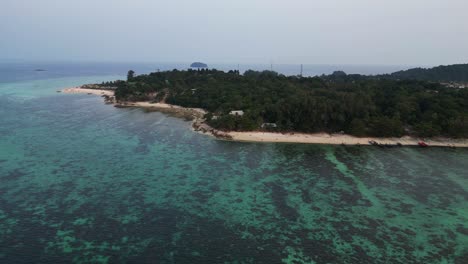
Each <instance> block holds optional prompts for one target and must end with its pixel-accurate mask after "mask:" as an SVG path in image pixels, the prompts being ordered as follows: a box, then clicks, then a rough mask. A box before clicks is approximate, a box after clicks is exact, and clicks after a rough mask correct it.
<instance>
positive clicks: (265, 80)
mask: <svg viewBox="0 0 468 264" xmlns="http://www.w3.org/2000/svg"><path fill="white" fill-rule="evenodd" d="M457 67H458V66H457ZM101 86H102V87H115V96H116V99H117V100H118V101H150V102H165V103H168V104H174V105H179V106H183V107H191V108H203V109H205V110H207V111H208V113H207V114H206V116H205V118H206V122H207V123H208V124H209V125H210V126H212V127H214V128H216V129H219V130H225V131H255V130H267V131H276V132H304V133H315V132H328V133H346V134H350V135H355V136H374V137H400V136H403V135H413V136H419V137H436V136H445V137H453V138H466V137H468V89H454V88H449V87H446V86H445V85H443V84H441V83H440V82H436V81H426V80H417V78H414V79H404V80H396V79H393V78H379V77H376V76H363V75H347V74H346V73H344V72H335V73H333V74H331V75H323V76H320V77H298V76H285V75H282V74H278V73H276V72H273V71H262V72H257V71H252V70H249V71H246V72H245V73H244V74H240V73H239V72H238V71H235V70H234V71H229V72H223V71H218V70H214V69H199V70H192V69H189V70H186V71H180V70H172V71H165V72H154V73H150V74H143V75H134V73H133V71H132V72H129V74H128V80H127V81H116V82H107V83H103V84H101ZM233 113H235V114H233Z"/></svg>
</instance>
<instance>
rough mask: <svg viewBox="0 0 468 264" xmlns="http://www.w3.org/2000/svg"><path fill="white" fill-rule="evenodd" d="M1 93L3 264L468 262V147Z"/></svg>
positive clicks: (61, 81)
mask: <svg viewBox="0 0 468 264" xmlns="http://www.w3.org/2000/svg"><path fill="white" fill-rule="evenodd" d="M115 78H117V76H115V75H110V76H92V77H86V76H85V77H83V76H81V77H66V78H58V79H39V80H29V81H28V80H23V81H16V82H4V83H0V263H70V262H74V263H122V262H127V263H466V260H467V259H468V203H467V201H468V163H467V161H468V150H466V149H443V148H429V149H419V148H395V149H380V148H373V147H366V146H362V147H349V146H346V147H345V146H320V145H300V144H261V143H258V144H257V143H236V142H228V141H218V140H214V139H212V138H210V137H207V136H203V135H200V134H197V133H194V132H192V131H191V130H190V123H189V122H187V121H184V120H181V119H177V118H173V117H170V116H167V115H164V114H161V113H156V112H150V113H147V112H144V111H142V110H139V109H118V108H114V107H112V106H110V105H105V104H103V103H102V99H101V98H100V97H97V96H90V95H66V94H57V93H56V92H55V91H56V90H58V89H59V88H61V87H70V86H73V85H78V84H82V83H89V82H98V81H103V80H110V79H115Z"/></svg>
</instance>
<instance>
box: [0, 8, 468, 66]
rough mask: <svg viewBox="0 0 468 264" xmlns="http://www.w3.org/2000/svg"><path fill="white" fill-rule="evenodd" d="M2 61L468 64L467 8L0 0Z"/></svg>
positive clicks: (0, 52)
mask: <svg viewBox="0 0 468 264" xmlns="http://www.w3.org/2000/svg"><path fill="white" fill-rule="evenodd" d="M0 6H1V7H0V60H26V61H27V60H31V61H39V60H42V61H44V60H47V61H105V62H111V61H119V62H140V61H141V62H154V61H157V62H191V61H203V62H207V63H278V64H299V63H303V64H378V65H441V64H454V63H467V62H468V1H467V0H288V1H285V0H230V1H223V0H197V1H193V0H166V1H160V0H1V5H0Z"/></svg>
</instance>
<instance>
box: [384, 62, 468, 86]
mask: <svg viewBox="0 0 468 264" xmlns="http://www.w3.org/2000/svg"><path fill="white" fill-rule="evenodd" d="M381 77H383V78H391V79H400V80H403V79H405V80H422V81H434V82H435V81H438V82H468V64H455V65H448V66H438V67H434V68H430V69H424V68H414V69H409V70H406V71H398V72H394V73H392V74H389V75H383V76H381Z"/></svg>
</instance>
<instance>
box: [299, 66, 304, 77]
mask: <svg viewBox="0 0 468 264" xmlns="http://www.w3.org/2000/svg"><path fill="white" fill-rule="evenodd" d="M303 69H304V67H303V65H302V64H301V74H300V75H299V76H301V77H302V71H303Z"/></svg>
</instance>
